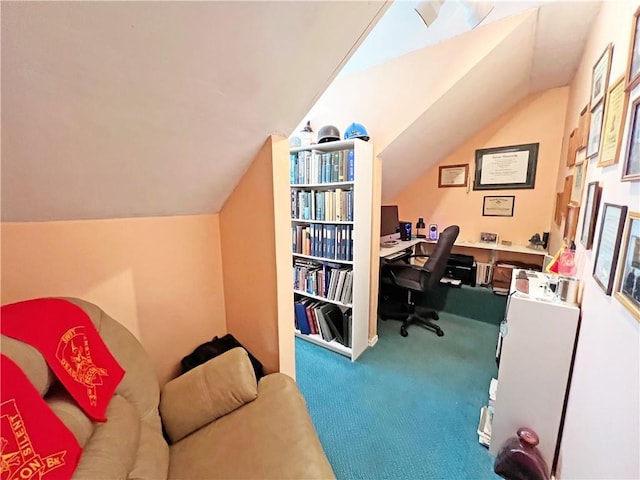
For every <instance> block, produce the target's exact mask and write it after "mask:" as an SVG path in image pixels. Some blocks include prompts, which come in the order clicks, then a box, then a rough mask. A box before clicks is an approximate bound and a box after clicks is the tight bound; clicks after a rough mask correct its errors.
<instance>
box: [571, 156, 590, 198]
mask: <svg viewBox="0 0 640 480" xmlns="http://www.w3.org/2000/svg"><path fill="white" fill-rule="evenodd" d="M582 151H583V152H584V151H585V150H584V149H582ZM587 165H588V163H586V162H584V161H582V162H580V164H579V165H578V164H577V163H576V167H575V169H574V172H573V186H572V187H571V199H570V202H571V204H573V205H577V206H580V203H581V202H582V191H583V189H584V181H585V178H587Z"/></svg>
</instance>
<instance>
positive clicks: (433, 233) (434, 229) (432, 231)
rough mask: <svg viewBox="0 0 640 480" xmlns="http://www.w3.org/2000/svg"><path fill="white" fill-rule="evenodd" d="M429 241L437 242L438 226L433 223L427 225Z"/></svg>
mask: <svg viewBox="0 0 640 480" xmlns="http://www.w3.org/2000/svg"><path fill="white" fill-rule="evenodd" d="M429 240H438V225H437V224H435V223H432V224H430V225H429Z"/></svg>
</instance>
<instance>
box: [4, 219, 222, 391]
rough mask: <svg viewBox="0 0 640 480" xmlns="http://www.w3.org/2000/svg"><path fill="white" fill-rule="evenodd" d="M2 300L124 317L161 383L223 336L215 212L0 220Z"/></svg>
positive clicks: (120, 319) (220, 273)
mask: <svg viewBox="0 0 640 480" xmlns="http://www.w3.org/2000/svg"><path fill="white" fill-rule="evenodd" d="M1 229H2V231H1V238H2V247H1V253H2V267H1V274H2V275H1V278H2V289H1V295H2V304H7V303H11V302H15V301H19V300H25V299H29V298H35V297H40V296H53V295H56V296H57V295H60V296H71V297H80V298H84V299H86V300H89V301H91V302H94V303H96V304H97V305H99V306H100V307H102V308H103V309H104V310H105V311H106V312H107V313H108V314H109V315H111V316H113V317H114V318H115V319H116V320H118V321H119V322H121V323H123V324H124V325H125V326H126V327H127V328H128V329H129V330H131V331H132V332H133V333H134V335H136V337H137V338H138V339H139V340H140V341H141V343H142V344H143V345H144V347H145V348H146V350H147V352H148V353H149V355H150V357H151V359H152V361H153V362H154V365H155V367H156V372H157V374H158V377H159V379H160V381H161V382H162V383H164V382H165V381H166V380H168V379H169V378H171V377H172V376H174V375H175V373H176V372H177V368H178V366H179V362H180V359H181V358H182V357H183V356H185V355H186V354H188V353H189V352H191V351H192V350H193V348H195V347H196V346H197V345H199V344H200V343H202V342H204V341H206V340H210V339H211V338H212V337H213V336H214V335H221V334H224V333H225V332H226V326H225V311H224V294H223V289H222V262H221V254H220V240H219V238H220V235H219V226H218V215H194V216H181V217H156V218H129V219H114V220H83V221H70V222H34V223H3V224H2V225H1Z"/></svg>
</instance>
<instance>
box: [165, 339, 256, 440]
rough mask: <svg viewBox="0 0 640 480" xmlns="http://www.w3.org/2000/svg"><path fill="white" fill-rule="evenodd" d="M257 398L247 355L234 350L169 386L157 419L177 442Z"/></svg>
mask: <svg viewBox="0 0 640 480" xmlns="http://www.w3.org/2000/svg"><path fill="white" fill-rule="evenodd" d="M257 395H258V390H257V382H256V375H255V372H254V370H253V366H252V365H251V361H250V360H249V355H248V354H247V352H246V350H244V349H243V348H233V349H231V350H229V351H227V352H225V353H223V354H222V355H219V356H218V357H215V358H213V359H211V360H209V361H208V362H206V363H203V364H202V365H198V366H197V367H196V368H194V369H192V370H189V371H188V372H187V373H185V374H184V375H181V376H179V377H177V378H175V379H173V380H171V381H170V382H168V383H167V384H166V385H165V386H164V387H163V388H162V391H161V394H160V416H161V417H162V423H163V424H164V427H165V430H166V432H167V435H168V436H169V438H170V439H171V441H172V442H177V441H178V440H180V439H181V438H183V437H185V436H187V435H189V434H190V433H192V432H194V431H195V430H197V429H198V428H200V427H202V426H204V425H206V424H208V423H210V422H212V421H214V420H216V419H218V418H220V417H222V416H223V415H226V414H228V413H230V412H232V411H233V410H235V409H237V408H239V407H241V406H242V405H244V404H245V403H248V402H250V401H252V400H255V398H256V397H257Z"/></svg>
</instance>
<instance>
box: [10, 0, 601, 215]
mask: <svg viewBox="0 0 640 480" xmlns="http://www.w3.org/2000/svg"><path fill="white" fill-rule="evenodd" d="M0 5H1V6H0V8H1V14H2V32H1V34H2V58H1V60H2V91H1V93H2V127H3V128H2V169H1V174H2V175H1V182H2V183H1V187H2V190H1V200H2V204H1V211H2V220H3V221H46V220H73V219H87V218H119V217H132V216H157V215H180V214H199V213H215V212H218V211H219V210H220V208H221V207H222V205H223V204H224V201H225V200H226V198H227V197H228V195H229V194H230V193H231V191H232V190H233V188H234V187H235V185H236V183H237V181H238V180H239V179H240V178H241V176H242V174H243V173H244V171H245V170H246V169H247V168H248V166H249V164H250V162H251V161H252V160H253V158H254V156H255V154H256V153H257V152H258V150H259V148H260V147H261V145H262V144H263V142H264V141H265V139H266V137H267V136H268V135H270V134H274V133H275V134H282V135H285V136H286V135H289V134H290V133H291V132H292V131H294V130H295V129H296V127H297V126H298V125H299V124H300V122H302V121H304V120H306V119H307V118H309V119H312V121H313V122H314V125H316V126H317V127H319V126H320V124H321V123H332V124H334V123H335V124H337V125H339V126H340V127H341V128H342V127H344V125H346V124H348V123H350V122H352V121H359V122H362V123H365V124H366V125H367V127H368V128H369V130H370V132H369V133H370V134H371V136H372V141H374V142H375V147H376V152H377V153H379V154H380V155H381V157H382V158H383V196H385V197H389V196H392V195H394V194H396V193H398V192H399V191H401V190H402V188H404V187H405V186H406V185H407V182H410V181H411V179H412V178H414V177H415V176H416V175H419V174H421V173H423V172H424V171H426V170H427V169H429V168H431V167H432V166H433V165H435V164H436V163H437V162H438V161H439V160H440V159H442V158H443V156H445V155H446V154H447V153H449V152H451V151H452V150H453V149H455V147H456V146H457V145H459V144H460V143H461V142H463V141H464V140H465V139H466V138H468V136H469V135H472V134H473V133H474V132H475V131H477V130H479V129H480V128H482V127H483V126H484V125H486V124H487V123H489V122H490V121H491V120H492V119H494V118H495V117H497V116H498V115H499V114H500V113H503V112H504V111H506V110H507V109H508V108H509V107H510V106H512V105H514V104H515V103H516V102H517V101H519V100H520V99H522V98H523V97H524V96H526V95H528V94H529V93H533V92H535V91H539V90H543V89H546V88H551V87H554V86H561V85H566V84H568V83H569V81H570V80H571V78H572V76H573V72H574V71H575V68H576V64H577V61H578V60H579V58H580V55H581V53H582V48H583V45H584V40H585V38H586V35H587V34H588V30H589V28H590V24H591V20H592V19H593V17H594V15H595V13H596V12H597V8H598V3H596V2H562V3H548V4H545V5H543V6H541V7H539V8H533V9H528V10H526V11H525V12H521V13H520V14H519V15H515V16H513V15H511V16H506V17H505V15H503V16H502V17H498V18H497V19H496V21H493V22H492V23H490V24H489V25H486V26H482V27H479V28H477V29H476V30H474V31H472V32H468V33H466V34H464V35H461V36H457V37H455V38H451V39H448V40H446V41H444V42H441V43H438V44H433V45H429V46H427V47H425V48H421V49H419V50H417V51H413V52H411V53H408V54H406V55H402V56H400V57H397V58H393V59H391V60H389V61H385V62H384V63H381V64H378V65H375V66H372V67H369V68H365V69H363V70H361V71H357V72H355V73H352V74H350V75H342V76H340V78H337V79H336V77H337V74H338V73H339V72H340V69H341V68H342V67H343V66H344V65H345V64H346V63H347V61H348V60H349V58H350V57H351V56H352V54H353V53H354V51H355V50H356V49H357V47H358V46H359V45H360V44H361V43H362V42H363V39H364V38H365V37H366V36H367V34H368V33H369V32H370V31H371V30H372V29H373V28H374V26H375V24H376V23H377V22H378V21H379V20H380V18H381V17H382V16H383V15H384V13H385V11H387V10H388V9H389V3H388V2H383V1H367V2H364V1H354V2H344V1H341V2H302V1H298V2H277V1H275V2H271V1H261V2H250V1H247V2H217V1H212V2H144V1H142V2H37V3H36V2H2V3H1V4H0ZM445 5H446V4H445ZM389 10H390V9H389ZM501 11H504V10H501ZM512 13H515V12H512ZM443 31H444V30H443ZM334 80H335V81H334ZM398 105H402V108H398ZM312 107H313V108H312ZM354 115H356V116H355V117H354Z"/></svg>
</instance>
